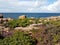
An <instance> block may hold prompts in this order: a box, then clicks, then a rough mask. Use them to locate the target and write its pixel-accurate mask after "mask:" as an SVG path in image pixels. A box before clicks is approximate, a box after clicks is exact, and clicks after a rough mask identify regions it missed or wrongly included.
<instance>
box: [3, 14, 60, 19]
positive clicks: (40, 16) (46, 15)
mask: <svg viewBox="0 0 60 45" xmlns="http://www.w3.org/2000/svg"><path fill="white" fill-rule="evenodd" d="M2 14H3V16H4V18H8V17H10V18H18V17H19V16H21V15H26V16H27V17H35V18H45V17H50V16H60V13H2Z"/></svg>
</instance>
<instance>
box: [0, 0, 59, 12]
mask: <svg viewBox="0 0 60 45" xmlns="http://www.w3.org/2000/svg"><path fill="white" fill-rule="evenodd" d="M59 4H60V0H57V1H55V2H54V3H52V4H49V2H48V0H35V1H34V0H33V1H32V0H31V1H27V0H26V1H21V0H0V12H60V5H59Z"/></svg>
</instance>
